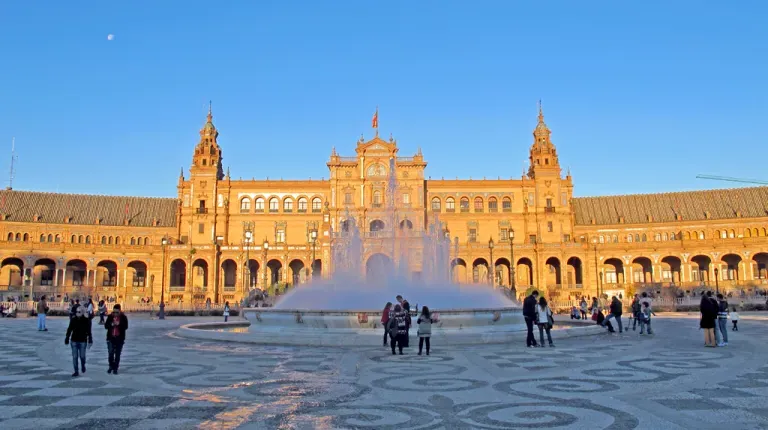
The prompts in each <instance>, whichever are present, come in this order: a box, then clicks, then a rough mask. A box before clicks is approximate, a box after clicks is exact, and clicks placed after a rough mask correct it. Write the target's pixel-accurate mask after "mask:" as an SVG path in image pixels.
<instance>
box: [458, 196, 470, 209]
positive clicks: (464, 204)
mask: <svg viewBox="0 0 768 430" xmlns="http://www.w3.org/2000/svg"><path fill="white" fill-rule="evenodd" d="M459 210H461V211H462V212H469V199H468V198H466V197H462V198H461V200H459Z"/></svg>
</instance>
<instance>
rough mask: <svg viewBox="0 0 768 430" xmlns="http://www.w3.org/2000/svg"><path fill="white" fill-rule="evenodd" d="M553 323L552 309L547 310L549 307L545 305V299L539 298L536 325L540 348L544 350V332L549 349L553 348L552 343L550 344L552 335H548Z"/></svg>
mask: <svg viewBox="0 0 768 430" xmlns="http://www.w3.org/2000/svg"><path fill="white" fill-rule="evenodd" d="M554 323H555V319H554V317H553V315H552V309H550V308H549V305H548V304H547V299H545V298H544V297H541V298H540V299H539V304H538V305H536V325H538V326H539V342H540V343H541V347H542V348H544V332H545V331H546V332H547V340H548V341H549V347H550V348H553V347H554V346H555V344H554V343H552V334H551V333H550V330H552V326H553V325H554Z"/></svg>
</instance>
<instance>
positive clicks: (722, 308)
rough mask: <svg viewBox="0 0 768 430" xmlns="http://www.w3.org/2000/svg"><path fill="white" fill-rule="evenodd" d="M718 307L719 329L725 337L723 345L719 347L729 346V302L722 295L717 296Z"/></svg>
mask: <svg viewBox="0 0 768 430" xmlns="http://www.w3.org/2000/svg"><path fill="white" fill-rule="evenodd" d="M717 305H718V309H717V328H718V329H720V335H721V336H723V339H722V344H721V345H718V346H728V327H727V326H728V301H727V300H725V297H723V295H722V294H718V295H717Z"/></svg>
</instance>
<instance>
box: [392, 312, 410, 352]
mask: <svg viewBox="0 0 768 430" xmlns="http://www.w3.org/2000/svg"><path fill="white" fill-rule="evenodd" d="M408 318H410V316H406V313H405V312H403V308H402V307H401V306H400V305H399V304H398V305H395V309H394V313H393V314H391V315H390V316H389V337H390V342H389V343H390V345H391V346H392V355H395V347H396V346H397V348H398V349H399V350H400V355H403V346H405V345H404V343H405V339H406V337H407V336H408V325H407V323H406V320H407V319H408Z"/></svg>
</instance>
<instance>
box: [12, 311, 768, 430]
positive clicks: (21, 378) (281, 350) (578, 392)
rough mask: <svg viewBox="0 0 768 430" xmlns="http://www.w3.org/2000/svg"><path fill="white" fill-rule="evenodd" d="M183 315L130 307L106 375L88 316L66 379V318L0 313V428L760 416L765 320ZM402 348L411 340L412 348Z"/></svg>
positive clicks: (622, 422)
mask: <svg viewBox="0 0 768 430" xmlns="http://www.w3.org/2000/svg"><path fill="white" fill-rule="evenodd" d="M189 321H190V320H189V319H168V320H165V321H157V320H148V319H142V318H132V320H131V329H130V330H129V336H128V342H127V343H126V349H125V355H124V359H123V364H122V365H121V373H120V375H117V376H114V375H108V374H106V372H105V370H106V348H105V343H104V336H103V331H102V330H101V328H100V327H99V326H97V325H94V333H95V336H94V337H95V344H94V347H93V348H92V349H91V350H89V351H88V357H89V358H88V363H89V364H88V371H87V373H85V375H84V376H81V377H79V378H72V377H71V376H70V374H71V372H72V369H71V355H70V350H69V347H68V346H65V345H64V344H63V339H64V329H65V325H64V324H65V323H66V321H65V320H63V319H50V320H49V328H50V331H49V332H43V333H41V332H37V331H36V330H35V328H34V327H35V323H34V321H33V320H31V319H19V320H0V428H2V429H6V428H8V429H23V428H83V429H85V428H88V429H95V428H109V429H122V428H126V429H149V428H182V429H186V428H204V429H205V428H225V429H226V428H318V427H321V428H370V429H386V428H393V429H406V428H424V429H427V428H429V429H433V428H434V429H439V428H449V429H453V428H489V429H498V428H519V427H537V428H563V429H565V428H567V429H574V428H590V429H594V428H612V429H623V428H665V429H675V428H696V429H707V428H718V429H722V428H723V427H725V426H728V427H729V428H740V429H751V428H768V407H766V406H765V405H764V401H763V399H764V398H765V396H766V395H768V366H766V365H765V360H764V358H763V357H765V354H766V353H767V352H768V346H767V345H768V343H766V341H768V331H766V330H765V329H766V328H768V322H762V321H744V324H743V326H742V331H740V332H739V333H734V334H732V339H731V345H730V346H729V347H727V348H720V349H705V348H703V347H702V346H701V343H702V340H701V337H702V336H701V333H700V332H699V331H698V330H696V327H695V326H696V321H695V320H690V319H687V320H686V319H675V320H671V319H664V318H659V319H657V321H656V323H657V326H656V330H657V334H656V335H654V336H645V337H639V336H638V335H637V334H636V333H633V332H629V333H626V334H624V335H621V336H619V335H608V334H605V335H598V336H591V337H587V338H575V339H557V338H556V339H555V343H556V344H557V347H556V348H542V349H526V348H524V347H523V346H522V345H490V346H472V347H469V346H468V347H462V348H456V349H449V348H444V347H442V346H441V345H434V348H433V354H432V355H431V356H429V357H426V356H421V357H419V356H416V355H415V354H414V352H415V351H409V353H408V354H407V355H405V356H391V355H390V354H389V353H388V350H386V349H383V348H381V347H371V348H369V349H336V348H297V347H272V346H269V347H261V346H258V345H240V344H231V343H226V344H225V343H215V342H201V341H193V340H186V339H179V338H176V337H175V336H173V335H172V334H171V333H172V331H173V329H174V328H175V327H177V326H178V325H179V324H181V323H185V322H189ZM412 349H413V348H412Z"/></svg>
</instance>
